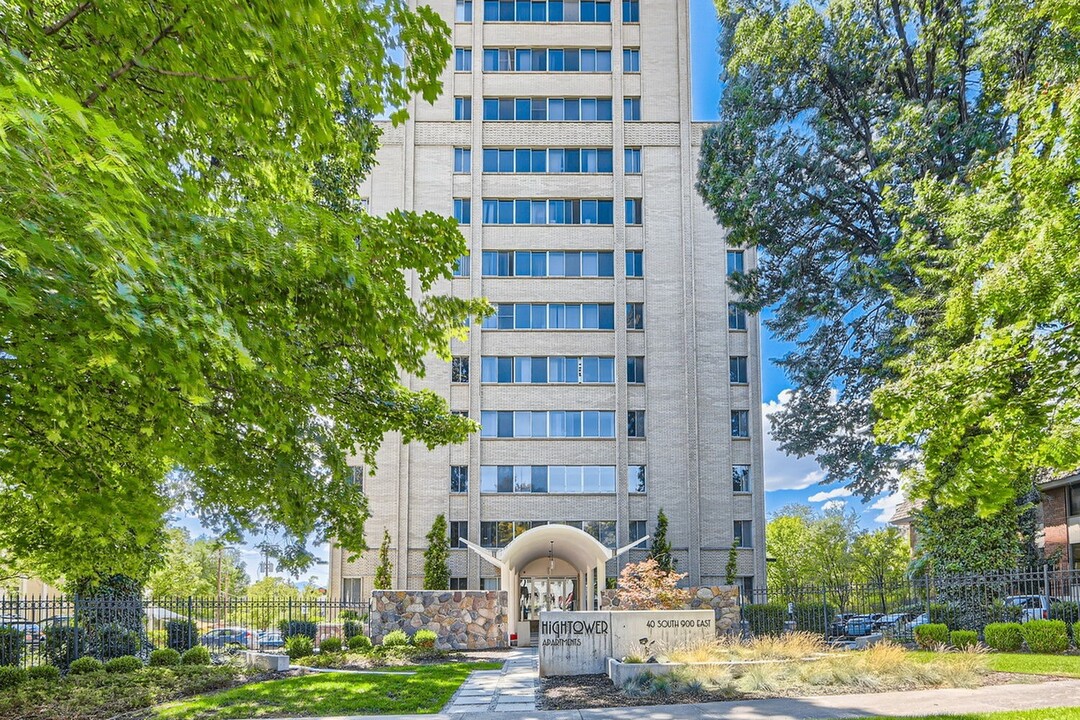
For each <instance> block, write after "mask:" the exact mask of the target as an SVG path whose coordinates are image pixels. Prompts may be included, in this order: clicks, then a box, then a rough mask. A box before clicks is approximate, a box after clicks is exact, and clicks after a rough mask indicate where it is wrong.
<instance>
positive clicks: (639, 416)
mask: <svg viewBox="0 0 1080 720" xmlns="http://www.w3.org/2000/svg"><path fill="white" fill-rule="evenodd" d="M626 436H627V437H632V438H643V437H645V411H644V410H631V411H629V412H628V413H626Z"/></svg>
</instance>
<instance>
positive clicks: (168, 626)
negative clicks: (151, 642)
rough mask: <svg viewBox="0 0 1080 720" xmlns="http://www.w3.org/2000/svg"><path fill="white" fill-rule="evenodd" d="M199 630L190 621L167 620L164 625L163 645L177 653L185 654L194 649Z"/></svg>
mask: <svg viewBox="0 0 1080 720" xmlns="http://www.w3.org/2000/svg"><path fill="white" fill-rule="evenodd" d="M198 639H199V630H198V628H196V627H195V623H193V622H192V621H190V620H169V621H167V622H166V623H165V645H166V647H170V648H172V649H173V650H175V651H177V652H180V653H182V652H187V651H188V650H190V649H191V648H193V647H195V643H196V641H197V640H198Z"/></svg>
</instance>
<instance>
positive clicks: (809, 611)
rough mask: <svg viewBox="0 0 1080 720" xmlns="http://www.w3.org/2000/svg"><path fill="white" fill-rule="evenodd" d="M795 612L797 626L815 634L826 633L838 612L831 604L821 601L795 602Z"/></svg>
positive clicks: (803, 630)
mask: <svg viewBox="0 0 1080 720" xmlns="http://www.w3.org/2000/svg"><path fill="white" fill-rule="evenodd" d="M794 613H795V627H797V628H798V629H799V630H801V631H802V632H808V633H814V634H815V635H824V634H825V632H826V631H827V630H828V629H829V627H830V626H831V625H832V621H833V617H834V616H835V614H836V612H835V610H834V609H833V607H832V606H831V605H829V604H822V603H819V602H817V603H815V602H804V603H795V605H794Z"/></svg>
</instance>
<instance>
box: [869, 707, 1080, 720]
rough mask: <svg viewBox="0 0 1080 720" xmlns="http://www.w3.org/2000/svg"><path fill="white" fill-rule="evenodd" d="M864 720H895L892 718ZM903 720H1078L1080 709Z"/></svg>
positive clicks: (1052, 709)
mask: <svg viewBox="0 0 1080 720" xmlns="http://www.w3.org/2000/svg"><path fill="white" fill-rule="evenodd" d="M866 720H897V718H895V717H892V718H889V717H880V718H866ZM904 720H1080V708H1050V709H1047V710H1009V711H1007V712H991V713H967V714H965V715H920V716H918V717H909V718H904Z"/></svg>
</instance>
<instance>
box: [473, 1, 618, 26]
mask: <svg viewBox="0 0 1080 720" xmlns="http://www.w3.org/2000/svg"><path fill="white" fill-rule="evenodd" d="M484 20H485V21H487V22H599V23H606V22H611V3H610V2H607V1H606V0H605V1H601V0H546V1H545V0H532V2H529V1H528V0H486V1H485V2H484Z"/></svg>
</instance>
